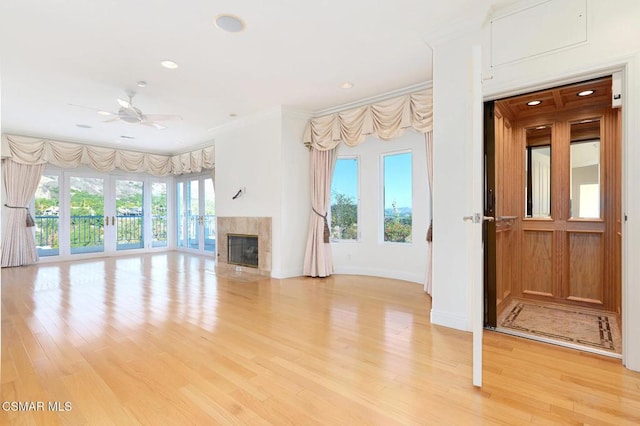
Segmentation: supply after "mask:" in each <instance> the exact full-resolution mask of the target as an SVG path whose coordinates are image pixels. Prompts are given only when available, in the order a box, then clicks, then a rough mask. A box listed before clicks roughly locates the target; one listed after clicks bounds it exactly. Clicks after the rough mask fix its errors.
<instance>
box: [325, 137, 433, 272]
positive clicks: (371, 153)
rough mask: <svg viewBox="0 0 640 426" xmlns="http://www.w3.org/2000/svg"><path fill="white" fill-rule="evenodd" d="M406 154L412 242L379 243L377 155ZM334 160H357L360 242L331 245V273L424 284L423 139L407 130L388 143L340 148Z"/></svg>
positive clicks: (426, 210) (371, 140)
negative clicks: (410, 171)
mask: <svg viewBox="0 0 640 426" xmlns="http://www.w3.org/2000/svg"><path fill="white" fill-rule="evenodd" d="M407 149H410V150H411V151H412V153H413V155H412V157H413V235H412V240H413V242H412V243H410V244H401V243H382V241H381V226H382V225H381V224H382V221H383V216H382V210H381V171H380V154H382V153H389V152H394V151H402V150H407ZM338 155H339V156H340V155H346V156H358V157H359V168H360V170H359V178H360V185H359V191H360V204H359V209H360V217H359V224H358V231H359V232H360V240H359V241H357V242H334V243H332V244H331V250H332V254H333V264H334V268H335V272H336V273H337V274H358V275H373V276H381V277H389V278H397V279H401V280H407V281H414V282H417V283H420V284H422V283H424V278H425V269H426V256H427V243H426V241H425V237H426V232H427V227H428V224H429V219H430V218H429V214H430V213H429V208H428V191H429V190H428V184H427V168H426V167H427V160H426V153H425V139H424V135H423V134H420V133H417V132H415V131H413V130H408V131H407V132H406V133H405V134H404V135H402V136H401V137H400V138H397V139H394V140H392V141H381V140H379V139H376V138H375V137H369V138H367V139H366V140H365V141H364V142H363V143H362V144H360V145H359V146H357V147H353V148H350V147H348V146H346V145H344V144H341V145H340V146H339V148H338Z"/></svg>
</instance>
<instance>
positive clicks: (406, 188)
mask: <svg viewBox="0 0 640 426" xmlns="http://www.w3.org/2000/svg"><path fill="white" fill-rule="evenodd" d="M384 168H385V182H384V185H385V206H384V207H385V209H388V208H391V204H392V203H393V201H394V200H395V201H396V205H397V207H398V208H401V207H411V206H412V191H411V187H412V185H411V176H412V169H411V153H408V152H407V153H401V154H394V155H387V156H385V157H384ZM357 180H358V162H357V160H356V159H355V158H340V159H338V161H337V162H336V167H335V170H334V172H333V182H332V185H331V189H332V192H334V191H335V192H339V193H342V194H346V195H348V196H350V197H352V198H353V199H354V200H355V199H357V198H358V197H357V194H358V182H357Z"/></svg>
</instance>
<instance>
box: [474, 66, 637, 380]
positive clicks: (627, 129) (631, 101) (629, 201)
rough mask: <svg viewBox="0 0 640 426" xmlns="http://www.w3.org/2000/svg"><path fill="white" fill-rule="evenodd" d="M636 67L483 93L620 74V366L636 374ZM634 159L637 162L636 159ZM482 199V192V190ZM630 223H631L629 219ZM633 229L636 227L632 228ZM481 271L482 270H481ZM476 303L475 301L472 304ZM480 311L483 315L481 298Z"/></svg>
mask: <svg viewBox="0 0 640 426" xmlns="http://www.w3.org/2000/svg"><path fill="white" fill-rule="evenodd" d="M639 63H640V54H637V55H634V56H629V57H626V58H623V59H621V60H618V61H615V62H611V63H607V64H600V65H596V66H592V67H591V68H587V69H586V70H582V71H581V72H575V71H574V72H569V73H563V74H559V75H556V76H555V77H551V78H548V79H545V80H539V81H534V82H512V83H511V84H505V85H503V86H502V87H499V88H498V89H497V90H495V91H489V92H487V93H484V96H483V101H484V102H488V101H495V100H498V99H503V98H508V97H512V96H516V95H521V94H525V93H529V92H535V91H538V90H543V89H546V88H550V87H556V86H562V85H566V84H572V83H577V82H580V81H584V80H590V79H594V78H599V77H602V76H605V75H612V74H613V73H617V72H620V73H621V75H622V90H621V92H622V109H623V110H622V114H621V121H622V123H621V137H622V140H621V144H620V145H621V157H622V158H621V167H622V170H621V171H620V172H621V173H620V174H621V192H622V194H621V195H622V197H621V198H622V199H621V203H622V215H623V218H622V247H621V251H622V253H621V255H622V256H621V269H622V271H621V272H622V283H621V287H622V288H621V292H622V295H621V305H622V315H621V317H622V362H623V364H624V365H625V366H627V368H630V369H632V370H636V371H640V336H638V337H636V338H634V337H633V336H632V333H631V330H630V324H635V325H637V324H640V310H639V311H638V312H634V311H633V307H632V301H633V300H640V286H635V287H634V286H632V285H631V282H630V277H633V276H637V274H640V265H634V264H633V262H629V259H631V257H630V255H631V253H636V254H637V253H640V239H639V238H636V239H635V240H632V239H631V238H626V236H627V235H631V234H630V233H629V225H630V223H629V221H627V218H631V219H632V218H633V214H634V213H635V214H636V215H637V217H640V199H638V197H635V198H634V197H633V196H632V195H631V190H632V188H631V182H633V181H636V179H639V178H640V171H634V170H633V169H632V168H630V167H629V164H628V162H629V161H630V159H631V158H634V155H633V154H634V153H637V154H640V147H638V148H635V147H634V146H633V144H632V143H631V141H630V135H634V134H635V135H638V134H639V133H638V132H640V124H638V123H635V122H634V121H633V120H631V117H634V116H637V112H638V111H637V110H638V97H637V96H636V95H635V90H632V89H637V88H636V87H632V84H631V83H634V84H636V85H638V84H639V83H640V73H639V72H638V64H639ZM635 157H637V158H640V155H636V156H635ZM483 195H484V189H483ZM632 220H633V219H632ZM636 228H637V225H636ZM483 269H486V267H485V268H483ZM476 302H477V301H476ZM480 303H482V310H483V311H484V303H485V301H484V298H483V300H482V301H481V302H480ZM630 347H631V348H632V350H631V352H632V355H631V356H629V352H630V351H629V349H630Z"/></svg>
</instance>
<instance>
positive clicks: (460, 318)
mask: <svg viewBox="0 0 640 426" xmlns="http://www.w3.org/2000/svg"><path fill="white" fill-rule="evenodd" d="M431 324H435V325H442V326H444V327H449V328H455V329H456V330H462V331H471V322H470V321H469V318H467V317H466V316H464V315H459V314H452V313H450V312H443V311H436V310H434V309H432V310H431Z"/></svg>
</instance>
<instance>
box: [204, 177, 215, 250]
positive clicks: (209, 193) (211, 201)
mask: <svg viewBox="0 0 640 426" xmlns="http://www.w3.org/2000/svg"><path fill="white" fill-rule="evenodd" d="M203 186H204V220H203V234H204V251H208V252H215V251H216V207H215V206H216V196H215V191H214V189H213V179H212V178H206V179H205V180H204V184H203Z"/></svg>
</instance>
